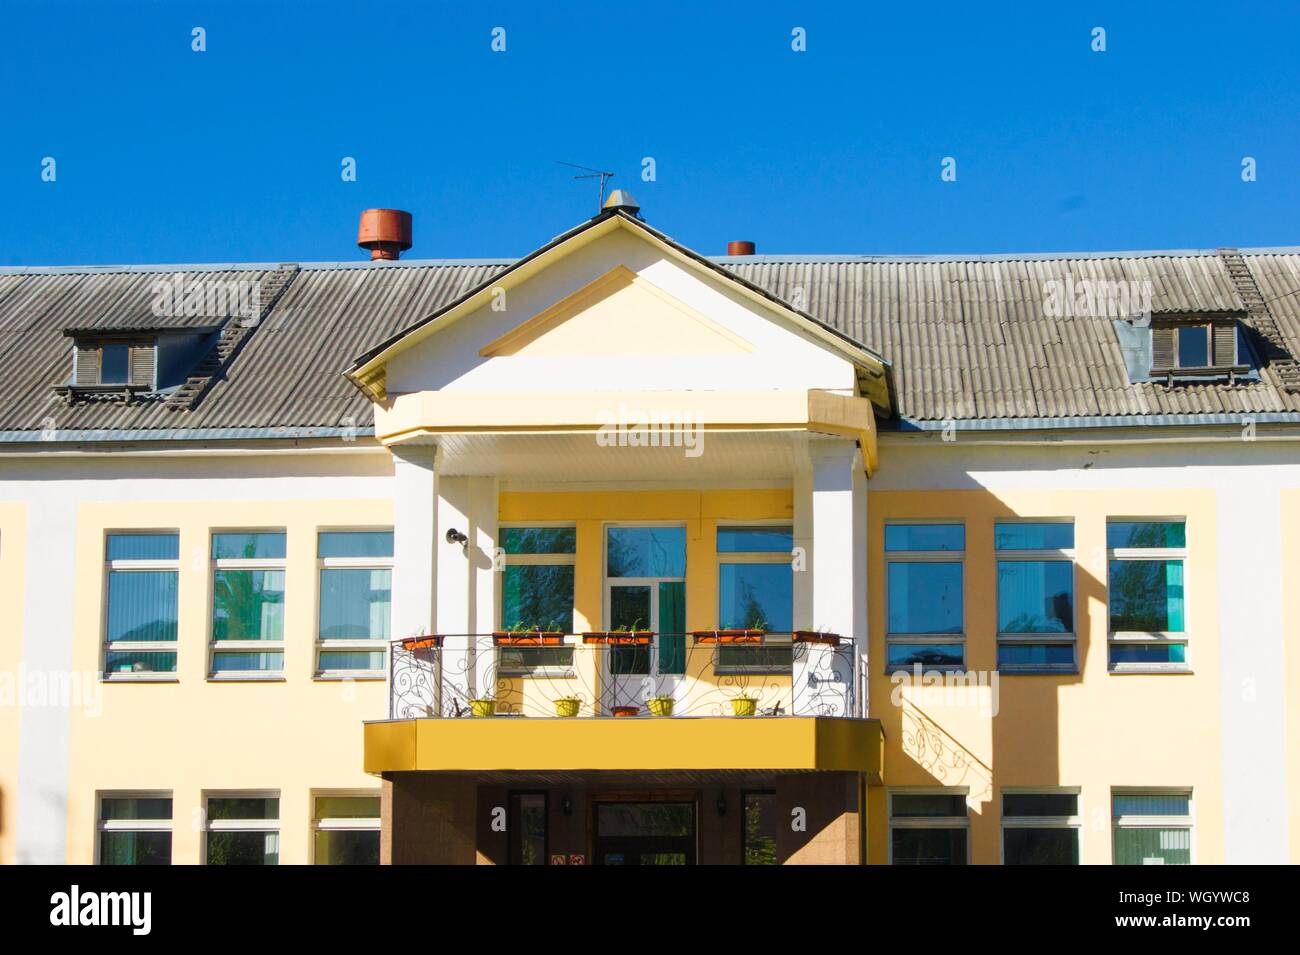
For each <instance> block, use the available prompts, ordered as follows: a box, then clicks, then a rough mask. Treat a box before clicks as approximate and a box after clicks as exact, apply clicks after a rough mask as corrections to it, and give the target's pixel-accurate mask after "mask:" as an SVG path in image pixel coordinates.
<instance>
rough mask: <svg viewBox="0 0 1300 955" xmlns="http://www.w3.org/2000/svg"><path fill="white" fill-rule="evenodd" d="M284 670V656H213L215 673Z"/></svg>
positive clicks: (265, 654) (269, 654)
mask: <svg viewBox="0 0 1300 955" xmlns="http://www.w3.org/2000/svg"><path fill="white" fill-rule="evenodd" d="M283 669H284V654H283V653H280V652H279V651H276V652H274V653H238V652H230V651H224V650H223V651H221V652H219V653H214V654H212V671H213V672H214V673H278V672H280V671H281V670H283Z"/></svg>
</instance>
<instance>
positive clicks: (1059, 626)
mask: <svg viewBox="0 0 1300 955" xmlns="http://www.w3.org/2000/svg"><path fill="white" fill-rule="evenodd" d="M998 632H999V633H1073V632H1074V564H1073V563H1072V562H1070V561H1068V560H1000V561H998Z"/></svg>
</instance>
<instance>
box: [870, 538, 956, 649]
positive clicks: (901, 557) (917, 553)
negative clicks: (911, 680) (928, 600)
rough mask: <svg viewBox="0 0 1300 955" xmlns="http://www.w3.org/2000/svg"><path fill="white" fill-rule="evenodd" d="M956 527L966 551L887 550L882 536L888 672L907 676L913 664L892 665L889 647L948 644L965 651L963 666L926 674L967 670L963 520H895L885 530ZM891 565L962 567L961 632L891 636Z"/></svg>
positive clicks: (894, 634) (895, 634)
mask: <svg viewBox="0 0 1300 955" xmlns="http://www.w3.org/2000/svg"><path fill="white" fill-rule="evenodd" d="M927 524H929V525H948V524H952V525H956V526H958V527H960V528H961V529H962V549H961V550H886V549H885V542H884V535H885V534H888V530H887V529H886V530H885V531H883V532H882V535H881V542H880V546H881V552H882V553H883V554H884V564H885V587H884V604H885V628H884V629H885V672H886V673H897V672H899V671H902V672H904V673H906V672H910V671H911V670H912V667H911V666H910V665H894V664H891V663H890V662H889V648H890V646H892V645H895V644H898V645H903V644H936V643H937V644H946V645H950V646H957V647H960V648H961V663H956V664H944V665H942V666H923V667H922V669H923V670H924V671H926V672H935V673H954V672H960V671H963V670H965V669H966V637H967V633H968V630H969V628H968V627H967V626H966V610H967V606H966V537H967V533H968V528H967V526H966V521H965V519H963V518H952V517H942V518H917V519H914V520H909V519H905V518H899V519H896V520H895V519H891V520H887V521H886V522H885V527H886V528H889V527H891V526H893V527H914V526H921V525H927ZM891 564H958V565H960V567H961V615H962V620H961V633H955V634H954V633H890V632H889V567H890V565H891Z"/></svg>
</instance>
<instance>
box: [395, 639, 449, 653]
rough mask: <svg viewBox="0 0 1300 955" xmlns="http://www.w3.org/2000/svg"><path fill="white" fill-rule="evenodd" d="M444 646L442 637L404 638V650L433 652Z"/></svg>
mask: <svg viewBox="0 0 1300 955" xmlns="http://www.w3.org/2000/svg"><path fill="white" fill-rule="evenodd" d="M441 645H442V637H439V636H432V637H403V638H402V649H403V650H432V649H433V648H435V647H439V646H441Z"/></svg>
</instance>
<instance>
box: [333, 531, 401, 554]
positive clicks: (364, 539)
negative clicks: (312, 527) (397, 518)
mask: <svg viewBox="0 0 1300 955" xmlns="http://www.w3.org/2000/svg"><path fill="white" fill-rule="evenodd" d="M316 556H317V557H392V556H393V532H392V531H321V533H320V534H319V535H317V538H316Z"/></svg>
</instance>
